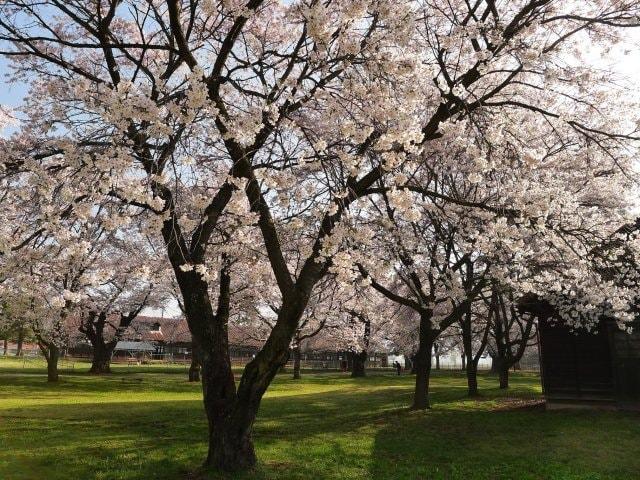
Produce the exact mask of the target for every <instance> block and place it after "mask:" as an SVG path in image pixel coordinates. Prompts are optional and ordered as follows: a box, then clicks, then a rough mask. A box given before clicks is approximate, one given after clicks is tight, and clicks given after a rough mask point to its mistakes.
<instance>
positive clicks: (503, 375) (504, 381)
mask: <svg viewBox="0 0 640 480" xmlns="http://www.w3.org/2000/svg"><path fill="white" fill-rule="evenodd" d="M499 378H500V388H501V389H503V390H504V389H506V388H509V367H508V365H501V366H500V371H499Z"/></svg>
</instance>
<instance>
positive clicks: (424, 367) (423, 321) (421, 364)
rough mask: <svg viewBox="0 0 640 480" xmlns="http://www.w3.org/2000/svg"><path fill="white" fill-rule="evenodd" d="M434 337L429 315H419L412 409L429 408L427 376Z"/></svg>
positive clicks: (428, 374) (429, 370)
mask: <svg viewBox="0 0 640 480" xmlns="http://www.w3.org/2000/svg"><path fill="white" fill-rule="evenodd" d="M434 340H435V338H434V335H433V332H432V331H431V316H430V315H428V314H424V313H423V314H422V315H421V316H420V340H419V342H420V343H419V345H418V353H416V358H415V362H414V363H415V369H416V387H415V392H414V395H413V405H412V406H411V409H412V410H426V409H428V408H431V405H430V403H429V377H430V375H431V349H432V348H433V342H434Z"/></svg>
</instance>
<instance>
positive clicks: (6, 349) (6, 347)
mask: <svg viewBox="0 0 640 480" xmlns="http://www.w3.org/2000/svg"><path fill="white" fill-rule="evenodd" d="M2 343H3V345H2V347H3V352H2V355H3V356H5V357H6V356H7V353H8V352H9V340H7V339H6V338H5V339H4V340H3V342H2Z"/></svg>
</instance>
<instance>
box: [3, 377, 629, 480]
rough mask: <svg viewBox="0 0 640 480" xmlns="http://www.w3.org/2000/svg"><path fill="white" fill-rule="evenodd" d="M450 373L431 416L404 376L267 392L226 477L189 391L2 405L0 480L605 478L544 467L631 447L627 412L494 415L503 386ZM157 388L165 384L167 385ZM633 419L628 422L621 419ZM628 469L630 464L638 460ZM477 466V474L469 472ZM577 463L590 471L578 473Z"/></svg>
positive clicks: (520, 388)
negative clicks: (471, 389) (249, 463)
mask: <svg viewBox="0 0 640 480" xmlns="http://www.w3.org/2000/svg"><path fill="white" fill-rule="evenodd" d="M308 380H314V381H320V380H319V379H308ZM322 381H326V379H322ZM460 381H462V380H460ZM460 381H459V380H458V379H453V380H449V379H441V380H440V383H438V382H436V384H435V385H434V388H433V392H434V393H433V402H434V409H433V410H431V411H429V412H410V411H408V410H407V408H406V406H407V405H408V404H409V403H410V400H411V392H412V385H411V379H410V378H404V379H400V380H393V382H396V383H392V382H391V380H389V383H391V384H390V385H388V384H387V383H385V382H383V381H381V380H378V379H376V380H366V379H362V380H357V381H349V382H348V381H345V385H344V387H345V388H344V389H342V390H338V391H331V392H323V393H305V394H301V395H294V396H274V397H266V398H265V399H264V401H263V404H262V407H261V411H260V413H259V415H258V419H257V421H256V424H255V430H254V432H255V433H254V439H255V443H256V449H257V454H258V458H259V465H258V467H257V468H256V469H255V470H254V471H252V472H249V473H246V474H241V475H227V476H219V475H218V476H217V475H206V474H204V473H202V472H200V471H198V468H197V467H198V465H200V464H201V462H202V460H203V459H204V457H205V455H206V421H205V416H204V412H203V408H202V402H201V400H199V399H198V400H179V401H177V400H167V401H153V402H145V401H131V402H112V403H100V404H98V403H93V404H92V403H80V404H75V405H69V404H65V405H51V404H49V405H43V406H29V407H25V408H14V409H10V410H0V438H2V439H3V440H4V439H6V442H3V443H5V444H6V446H5V447H4V448H3V449H0V478H3V479H5V478H6V479H7V480H9V479H11V480H33V479H35V478H46V479H47V480H58V479H60V480H62V479H64V480H70V479H76V478H77V479H94V478H95V479H100V480H116V479H118V480H133V479H145V480H146V479H158V480H162V479H172V480H175V479H193V480H195V479H198V480H199V479H205V478H206V479H209V478H211V479H216V478H228V479H234V480H235V479H237V480H240V479H242V480H244V479H258V480H260V479H276V478H278V479H281V478H284V479H310V478H313V479H318V480H323V479H327V480H328V479H334V478H336V479H356V478H361V479H369V478H375V479H386V478H390V479H401V478H411V479H416V478H443V479H444V478H447V479H449V478H452V479H453V478H465V479H466V478H487V479H488V478H491V479H494V478H496V479H497V478H527V477H525V476H524V475H525V474H526V472H528V471H529V470H531V468H530V467H531V465H529V464H530V463H531V464H532V465H533V466H534V467H535V468H533V471H534V472H537V476H531V477H529V478H536V479H538V478H554V479H556V478H557V479H560V478H576V479H577V478H593V479H596V478H597V479H600V478H602V479H604V478H609V477H605V476H602V477H584V476H583V477H562V476H556V477H554V476H551V475H546V474H547V473H549V472H550V469H551V468H552V467H553V468H557V467H558V465H559V466H561V467H562V466H564V470H560V471H573V470H567V468H570V466H571V465H572V462H573V460H574V459H573V457H572V455H571V454H570V453H571V451H573V450H576V449H577V450H578V451H579V452H580V453H581V455H582V456H583V457H585V458H586V457H587V456H588V455H592V458H594V459H597V456H598V455H599V454H600V455H605V456H606V455H611V454H612V451H613V448H614V447H613V446H614V445H616V443H614V440H615V441H616V442H617V441H618V440H619V441H620V442H621V445H624V446H625V447H627V448H628V450H627V451H629V452H630V450H632V449H633V446H632V443H633V442H632V441H635V442H636V444H635V445H640V431H639V428H640V427H638V426H637V425H638V423H639V422H638V420H639V418H638V417H637V416H636V417H631V418H630V417H626V416H624V415H620V414H607V413H597V414H594V413H593V412H571V413H568V412H549V413H543V412H531V411H497V412H494V411H489V410H490V409H493V408H496V407H500V406H502V405H505V404H506V403H507V402H509V401H510V400H509V397H505V398H503V397H504V395H505V394H504V392H499V391H498V390H497V389H487V388H485V390H484V397H483V398H482V401H476V400H468V399H466V398H465V391H464V389H463V388H459V383H460ZM286 382H287V381H286V380H284V383H286ZM381 382H382V383H381ZM482 382H484V383H482ZM489 382H491V384H493V383H494V382H493V379H491V378H487V379H481V386H485V387H486V386H487V385H489ZM383 384H384V385H383ZM514 384H515V385H516V390H517V396H518V397H519V398H521V397H524V398H536V397H537V387H535V386H534V385H533V383H532V382H531V381H530V379H524V380H522V382H520V383H518V382H514ZM110 387H111V388H115V387H116V386H115V385H113V384H111V385H110ZM158 389H159V390H161V391H164V390H165V385H159V386H158ZM510 394H511V395H514V393H513V392H510ZM632 421H633V422H635V425H636V426H635V427H632V426H629V425H630V424H631V423H632ZM623 425H627V431H624V429H623ZM598 430H606V431H607V432H609V433H605V437H600V438H595V439H593V438H591V437H598V433H599V432H598ZM614 432H615V433H614ZM606 435H608V436H609V437H610V438H609V437H606ZM582 438H587V439H591V440H590V441H596V440H597V442H599V443H598V444H600V445H604V446H606V447H607V448H606V449H604V450H602V451H601V453H598V452H599V450H598V449H596V448H595V447H593V448H590V447H585V446H584V445H582V444H581V443H580V439H582ZM607 442H610V443H607ZM540 444H543V445H544V448H543V449H541V448H539V445H540ZM636 448H637V447H636ZM554 449H556V450H557V451H556V450H554ZM618 453H619V452H618ZM635 458H640V452H638V454H637V455H636V457H635ZM616 459H618V460H620V455H619V454H618V455H617V456H616ZM584 461H587V460H584ZM607 461H609V459H608V458H607ZM563 462H564V463H563ZM625 463H627V465H629V462H628V461H626V462H625ZM606 465H609V466H606ZM606 465H605V467H603V468H604V470H602V471H609V470H607V469H608V468H609V467H611V468H615V466H614V465H613V461H611V462H609V463H607V464H606ZM631 465H632V466H637V467H638V468H639V469H640V465H638V464H637V463H633V462H632V463H631ZM621 468H622V467H621ZM625 468H627V467H625ZM477 469H480V471H481V472H482V474H479V475H476V476H475V477H474V476H473V474H474V472H475V471H476V470H477ZM583 471H588V470H585V469H582V470H579V472H583ZM598 471H600V470H598ZM621 471H622V470H621ZM612 478H614V477H612ZM626 478H633V477H629V476H627V477H626Z"/></svg>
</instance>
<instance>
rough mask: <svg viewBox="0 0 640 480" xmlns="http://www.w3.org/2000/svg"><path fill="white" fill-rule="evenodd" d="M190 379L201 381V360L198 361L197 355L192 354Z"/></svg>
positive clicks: (191, 380)
mask: <svg viewBox="0 0 640 480" xmlns="http://www.w3.org/2000/svg"><path fill="white" fill-rule="evenodd" d="M189 381H190V382H199V381H200V362H199V361H198V359H197V358H196V356H195V355H192V356H191V365H189Z"/></svg>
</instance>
